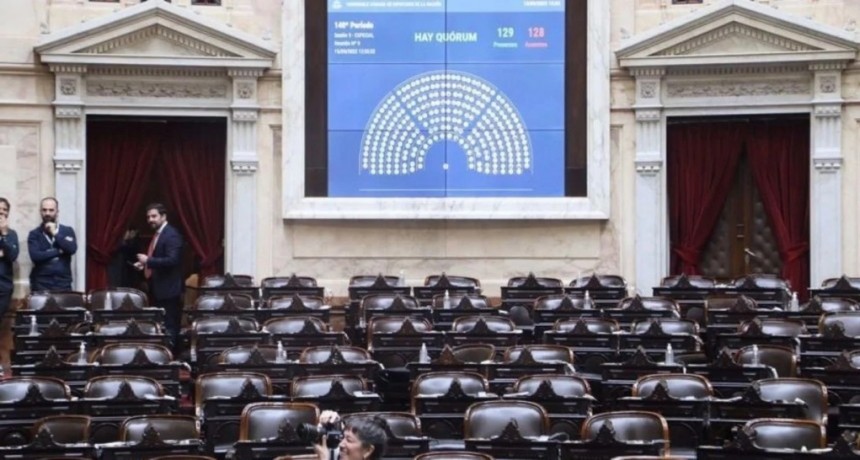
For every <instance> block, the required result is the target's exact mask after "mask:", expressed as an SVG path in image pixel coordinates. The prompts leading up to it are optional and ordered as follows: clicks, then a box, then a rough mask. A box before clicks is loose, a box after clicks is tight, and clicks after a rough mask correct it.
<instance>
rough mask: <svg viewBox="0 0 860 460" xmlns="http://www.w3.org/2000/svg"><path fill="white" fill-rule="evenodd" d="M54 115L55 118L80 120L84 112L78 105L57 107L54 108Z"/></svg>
mask: <svg viewBox="0 0 860 460" xmlns="http://www.w3.org/2000/svg"><path fill="white" fill-rule="evenodd" d="M54 115H55V116H56V117H57V118H81V117H82V116H83V115H84V110H83V107H81V106H79V105H58V106H55V107H54Z"/></svg>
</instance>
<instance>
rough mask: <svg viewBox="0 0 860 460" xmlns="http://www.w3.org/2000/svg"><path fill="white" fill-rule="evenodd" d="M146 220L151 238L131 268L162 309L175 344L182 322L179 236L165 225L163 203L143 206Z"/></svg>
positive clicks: (180, 244) (169, 226)
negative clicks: (143, 280) (138, 272)
mask: <svg viewBox="0 0 860 460" xmlns="http://www.w3.org/2000/svg"><path fill="white" fill-rule="evenodd" d="M146 221H147V223H148V224H149V225H150V227H152V229H153V230H154V231H155V235H153V237H152V241H150V243H149V248H148V249H147V251H146V254H138V255H137V262H136V263H135V267H136V268H137V269H138V270H143V273H144V276H145V277H146V280H147V283H148V284H149V293H150V295H151V296H152V303H153V304H154V305H155V306H157V307H161V308H163V309H164V315H165V316H164V327H165V329H167V333H168V334H170V336H171V337H173V341H174V344H176V339H177V337H178V336H179V329H180V327H181V321H182V264H181V262H182V235H180V234H179V230H177V229H176V227H174V226H172V225H169V224H168V223H167V208H165V207H164V205H163V204H160V203H153V204H150V205H149V206H147V207H146Z"/></svg>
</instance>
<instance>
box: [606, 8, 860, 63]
mask: <svg viewBox="0 0 860 460" xmlns="http://www.w3.org/2000/svg"><path fill="white" fill-rule="evenodd" d="M856 54H857V45H856V44H855V42H854V39H853V34H851V33H848V32H846V31H844V30H841V29H838V28H835V27H831V26H827V25H824V24H819V23H816V22H813V21H811V20H808V19H806V18H802V17H798V16H793V15H791V14H787V13H785V12H783V11H781V10H778V9H775V8H771V7H769V6H766V5H760V4H758V3H755V2H751V1H746V0H733V1H730V0H726V1H722V2H717V3H715V4H713V5H711V6H708V7H704V8H700V9H699V10H696V11H694V12H692V13H690V14H688V15H686V16H682V17H680V18H678V19H677V20H674V21H671V22H668V23H666V24H664V25H662V26H660V27H657V28H655V29H652V30H649V31H646V32H643V33H642V34H639V35H638V36H634V37H632V38H631V39H630V40H628V41H627V42H626V43H623V44H622V47H621V48H620V49H619V50H618V51H616V55H617V56H618V59H619V61H620V64H621V66H622V67H629V68H655V67H660V68H667V67H673V66H708V65H746V64H781V63H792V62H793V63H797V62H807V63H811V62H828V61H829V62H840V63H845V62H847V61H850V60H853V59H854V58H855V56H856Z"/></svg>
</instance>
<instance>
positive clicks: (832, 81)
mask: <svg viewBox="0 0 860 460" xmlns="http://www.w3.org/2000/svg"><path fill="white" fill-rule="evenodd" d="M836 80H837V78H836V76H835V75H827V76H824V77H821V78H819V79H818V90H819V91H821V92H822V93H825V94H832V93H835V92H836Z"/></svg>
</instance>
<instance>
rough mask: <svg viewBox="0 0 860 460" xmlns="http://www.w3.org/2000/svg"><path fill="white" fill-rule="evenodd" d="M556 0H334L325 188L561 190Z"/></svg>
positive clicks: (459, 192)
mask: <svg viewBox="0 0 860 460" xmlns="http://www.w3.org/2000/svg"><path fill="white" fill-rule="evenodd" d="M564 27H565V14H564V2H563V1H562V0H539V1H536V0H397V1H389V0H337V1H335V0H329V23H328V28H329V42H328V57H329V58H328V88H329V90H328V95H329V97H328V195H329V196H333V197H502V196H564V168H565V162H564V157H565V156H564V147H565V137H564V75H565V66H566V63H565V60H564V56H565V54H564V38H565V29H564Z"/></svg>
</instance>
